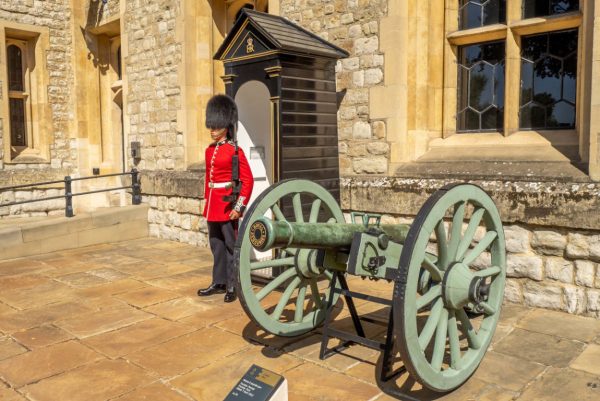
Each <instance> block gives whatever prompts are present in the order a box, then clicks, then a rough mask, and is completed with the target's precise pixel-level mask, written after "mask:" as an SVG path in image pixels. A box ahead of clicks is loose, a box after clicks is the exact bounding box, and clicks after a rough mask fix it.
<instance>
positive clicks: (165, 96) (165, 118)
mask: <svg viewBox="0 0 600 401" xmlns="http://www.w3.org/2000/svg"><path fill="white" fill-rule="evenodd" d="M180 3H181V2H180V1H178V0H159V1H151V2H139V1H128V2H127V5H126V14H125V27H126V29H127V38H128V40H129V45H128V48H129V55H128V57H127V59H126V60H125V63H126V68H127V74H128V97H127V110H126V113H127V114H128V115H129V122H130V135H129V140H130V141H139V142H140V143H141V145H142V160H141V161H140V163H139V165H138V168H139V169H140V170H183V169H184V168H185V167H186V166H185V150H184V139H183V133H182V132H179V131H177V121H178V120H177V119H178V114H177V113H178V111H179V110H181V108H182V98H181V90H180V86H179V81H178V79H179V77H178V74H179V69H180V68H182V65H181V64H182V63H181V62H182V43H181V42H180V41H178V40H177V38H176V32H175V25H176V18H177V16H178V15H179V14H180V13H181V8H180Z"/></svg>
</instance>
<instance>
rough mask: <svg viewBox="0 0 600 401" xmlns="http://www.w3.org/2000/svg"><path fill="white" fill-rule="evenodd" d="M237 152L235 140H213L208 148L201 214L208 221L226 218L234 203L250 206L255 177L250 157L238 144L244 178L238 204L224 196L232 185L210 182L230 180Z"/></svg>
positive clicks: (242, 177) (240, 166)
mask: <svg viewBox="0 0 600 401" xmlns="http://www.w3.org/2000/svg"><path fill="white" fill-rule="evenodd" d="M234 153H235V148H234V145H233V142H231V141H221V142H219V143H213V144H211V145H210V146H209V147H208V148H206V152H205V155H204V157H205V160H206V177H205V179H204V199H206V202H205V203H204V211H203V213H202V215H203V216H204V217H206V220H207V221H227V220H229V213H230V212H231V210H232V209H233V208H234V206H236V205H238V206H243V207H246V206H248V201H249V200H250V195H251V194H252V187H253V185H254V178H253V177H252V171H250V166H249V165H248V160H246V156H245V155H244V152H243V151H242V149H241V148H239V147H238V160H239V179H240V182H241V188H240V194H239V198H238V202H237V204H236V205H234V204H232V203H231V202H226V201H224V200H223V197H224V196H227V195H231V193H232V191H233V188H232V187H231V186H230V187H228V188H219V187H217V188H211V187H210V185H209V183H211V182H212V183H215V184H216V186H221V185H223V183H228V182H231V159H232V157H233V154H234Z"/></svg>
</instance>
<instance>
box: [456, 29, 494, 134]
mask: <svg viewBox="0 0 600 401" xmlns="http://www.w3.org/2000/svg"><path fill="white" fill-rule="evenodd" d="M504 51H505V43H504V41H502V42H491V43H480V44H476V45H469V46H462V47H460V48H459V65H458V115H457V120H458V125H457V130H458V131H462V132H468V131H478V132H479V131H500V130H502V128H503V127H504Z"/></svg>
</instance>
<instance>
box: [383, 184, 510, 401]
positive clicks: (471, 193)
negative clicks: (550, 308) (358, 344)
mask: <svg viewBox="0 0 600 401" xmlns="http://www.w3.org/2000/svg"><path fill="white" fill-rule="evenodd" d="M447 216H450V217H451V218H450V219H448V221H445V220H444V217H447ZM465 217H466V219H465ZM423 271H426V273H427V274H424V273H423ZM505 277H506V252H505V242H504V232H503V229H502V222H501V220H500V215H499V213H498V210H497V209H496V206H495V205H494V202H493V201H492V199H491V198H490V197H489V196H488V195H487V194H486V193H485V192H484V191H483V190H482V189H481V188H479V187H477V186H475V185H470V184H458V185H456V184H455V185H451V186H447V187H444V188H442V189H441V190H439V191H437V192H436V193H434V194H433V195H432V196H431V198H429V199H428V200H427V202H426V203H425V204H424V205H423V207H422V208H421V210H420V211H419V214H418V215H417V217H416V219H415V221H414V223H413V224H412V225H411V228H410V230H409V232H408V236H407V238H406V242H405V244H404V247H403V250H402V254H401V257H400V270H399V272H398V278H397V279H396V282H395V286H394V322H395V323H396V326H395V331H396V341H397V344H398V348H399V351H400V355H401V357H402V361H403V362H404V366H405V367H406V369H407V371H408V372H409V373H410V374H411V375H412V376H413V377H414V378H415V379H416V380H417V381H419V382H420V383H421V384H422V385H424V386H425V387H428V388H429V389H431V390H434V391H440V392H444V391H450V390H452V389H454V388H456V387H458V386H460V385H461V384H462V383H464V382H465V381H466V380H467V379H468V378H469V377H470V376H471V375H472V374H473V373H474V372H475V369H477V367H478V366H479V363H480V362H481V360H482V358H483V356H484V354H485V352H486V350H487V348H488V346H489V344H490V341H491V340H492V336H493V335H494V331H495V329H496V324H497V323H498V318H499V316H500V308H501V305H502V298H503V294H504V284H505ZM424 278H426V280H427V282H426V283H424ZM469 309H470V310H481V311H482V312H483V313H482V314H481V315H478V316H475V315H474V314H471V313H467V310H469Z"/></svg>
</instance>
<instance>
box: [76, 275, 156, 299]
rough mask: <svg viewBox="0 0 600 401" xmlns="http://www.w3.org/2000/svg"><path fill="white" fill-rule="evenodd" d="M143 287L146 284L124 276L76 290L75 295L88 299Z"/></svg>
mask: <svg viewBox="0 0 600 401" xmlns="http://www.w3.org/2000/svg"><path fill="white" fill-rule="evenodd" d="M144 287H147V285H146V284H144V283H142V282H141V281H138V280H135V279H131V278H126V279H122V280H117V281H113V282H109V283H107V284H102V285H97V286H95V287H91V288H86V289H82V290H76V291H75V295H77V296H78V297H80V298H84V299H90V298H95V297H106V296H111V295H116V294H121V293H123V292H127V291H133V290H136V289H139V288H144Z"/></svg>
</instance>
